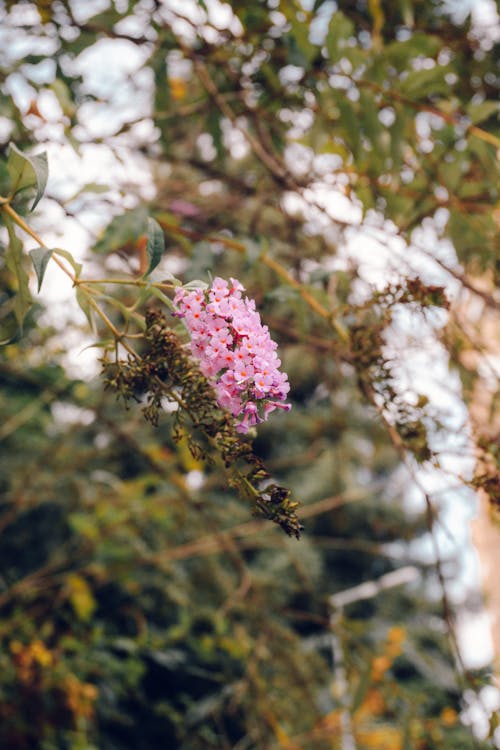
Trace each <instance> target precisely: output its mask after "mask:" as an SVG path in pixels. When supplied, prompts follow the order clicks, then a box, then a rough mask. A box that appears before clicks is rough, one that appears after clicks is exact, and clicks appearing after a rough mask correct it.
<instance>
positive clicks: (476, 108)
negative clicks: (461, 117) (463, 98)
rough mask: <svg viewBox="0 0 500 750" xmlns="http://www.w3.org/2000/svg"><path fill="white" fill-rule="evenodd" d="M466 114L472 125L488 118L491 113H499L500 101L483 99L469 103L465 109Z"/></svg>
mask: <svg viewBox="0 0 500 750" xmlns="http://www.w3.org/2000/svg"><path fill="white" fill-rule="evenodd" d="M466 112H467V116H468V117H469V118H470V121H471V122H472V124H473V125H475V124H476V123H478V122H483V121H484V120H488V118H489V117H491V115H494V114H496V115H497V117H498V115H500V102H494V101H485V102H480V103H479V104H469V106H468V107H467V109H466Z"/></svg>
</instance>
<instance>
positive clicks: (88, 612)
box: [66, 573, 97, 621]
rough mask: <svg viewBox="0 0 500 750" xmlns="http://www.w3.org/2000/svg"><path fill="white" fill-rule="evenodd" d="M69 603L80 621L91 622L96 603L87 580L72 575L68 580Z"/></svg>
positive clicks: (74, 574)
mask: <svg viewBox="0 0 500 750" xmlns="http://www.w3.org/2000/svg"><path fill="white" fill-rule="evenodd" d="M66 586H67V589H68V595H69V601H70V604H71V606H72V607H73V610H74V612H75V614H76V616H77V617H78V619H79V620H84V621H86V620H89V619H90V618H91V617H92V615H93V614H94V611H95V608H96V606H97V605H96V601H95V599H94V595H93V594H92V589H91V588H90V586H89V585H88V583H87V581H86V580H85V578H82V576H79V575H78V574H77V573H72V574H71V575H69V576H68V578H67V580H66Z"/></svg>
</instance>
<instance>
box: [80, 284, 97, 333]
mask: <svg viewBox="0 0 500 750" xmlns="http://www.w3.org/2000/svg"><path fill="white" fill-rule="evenodd" d="M76 301H77V302H78V305H79V307H80V310H82V312H83V313H84V315H85V317H86V318H87V321H88V324H89V326H90V328H91V330H92V331H94V332H95V329H96V326H95V320H94V311H93V309H92V307H91V305H90V303H89V298H88V296H87V295H86V294H85V293H84V292H82V290H81V289H79V288H78V289H77V290H76Z"/></svg>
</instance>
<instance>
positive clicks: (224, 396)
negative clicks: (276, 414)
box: [174, 277, 291, 433]
mask: <svg viewBox="0 0 500 750" xmlns="http://www.w3.org/2000/svg"><path fill="white" fill-rule="evenodd" d="M244 291H245V289H244V287H243V286H242V285H241V284H240V282H239V281H238V280H237V279H230V283H228V282H227V281H225V280H224V279H221V278H219V277H217V278H215V279H214V280H213V282H212V285H211V287H210V288H209V289H207V290H206V291H204V290H202V289H194V290H188V289H184V288H183V287H179V288H178V289H177V291H176V293H175V296H174V307H175V313H174V314H175V315H176V316H177V317H179V318H183V319H184V323H185V325H186V327H187V329H188V331H189V333H190V334H191V354H192V355H193V357H195V358H196V359H197V360H199V363H200V369H201V371H202V372H203V374H204V375H205V376H206V377H207V378H208V379H209V380H210V382H211V384H212V386H213V387H214V390H215V393H216V396H217V401H218V403H219V406H220V407H221V408H223V409H226V410H227V411H229V412H231V414H233V416H234V417H236V418H239V421H238V423H237V426H236V429H237V430H238V432H241V433H246V432H248V430H249V429H250V428H251V427H252V426H253V425H256V424H259V423H260V422H263V421H264V420H266V419H267V417H268V415H269V414H270V413H271V412H272V411H274V410H275V409H277V408H278V409H283V410H285V411H288V410H289V409H290V408H291V407H290V405H289V404H287V403H285V399H286V396H287V394H288V391H289V390H290V385H289V383H288V377H287V375H286V373H282V372H280V370H279V366H280V365H281V361H280V360H279V358H278V356H277V354H276V349H277V344H276V343H275V342H274V341H273V340H272V339H271V336H270V334H269V329H268V327H267V326H263V325H262V323H261V319H260V315H259V313H258V312H257V310H256V309H255V302H254V301H253V300H251V299H249V298H248V297H245V298H243V296H242V292H244Z"/></svg>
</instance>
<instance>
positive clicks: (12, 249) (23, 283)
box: [4, 217, 32, 330]
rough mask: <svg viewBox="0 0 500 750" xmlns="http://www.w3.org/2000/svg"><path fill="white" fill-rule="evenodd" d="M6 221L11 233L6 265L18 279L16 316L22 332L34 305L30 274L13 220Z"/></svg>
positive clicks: (5, 219)
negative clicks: (26, 317) (26, 267)
mask: <svg viewBox="0 0 500 750" xmlns="http://www.w3.org/2000/svg"><path fill="white" fill-rule="evenodd" d="M4 221H5V224H6V226H7V231H8V233H9V244H8V246H7V248H6V251H5V263H6V266H7V268H8V269H9V271H11V273H12V274H14V276H15V278H16V282H17V290H16V296H15V299H14V314H15V316H16V320H17V322H18V325H19V327H20V328H21V330H22V325H23V320H24V318H25V316H26V313H27V312H28V310H29V309H30V307H31V304H32V299H31V294H30V290H29V286H28V274H27V273H26V271H25V270H24V268H23V244H22V242H21V240H20V239H19V238H18V237H17V235H16V233H15V231H14V225H13V224H12V222H11V220H10V219H8V218H6V217H5V218H4Z"/></svg>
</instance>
